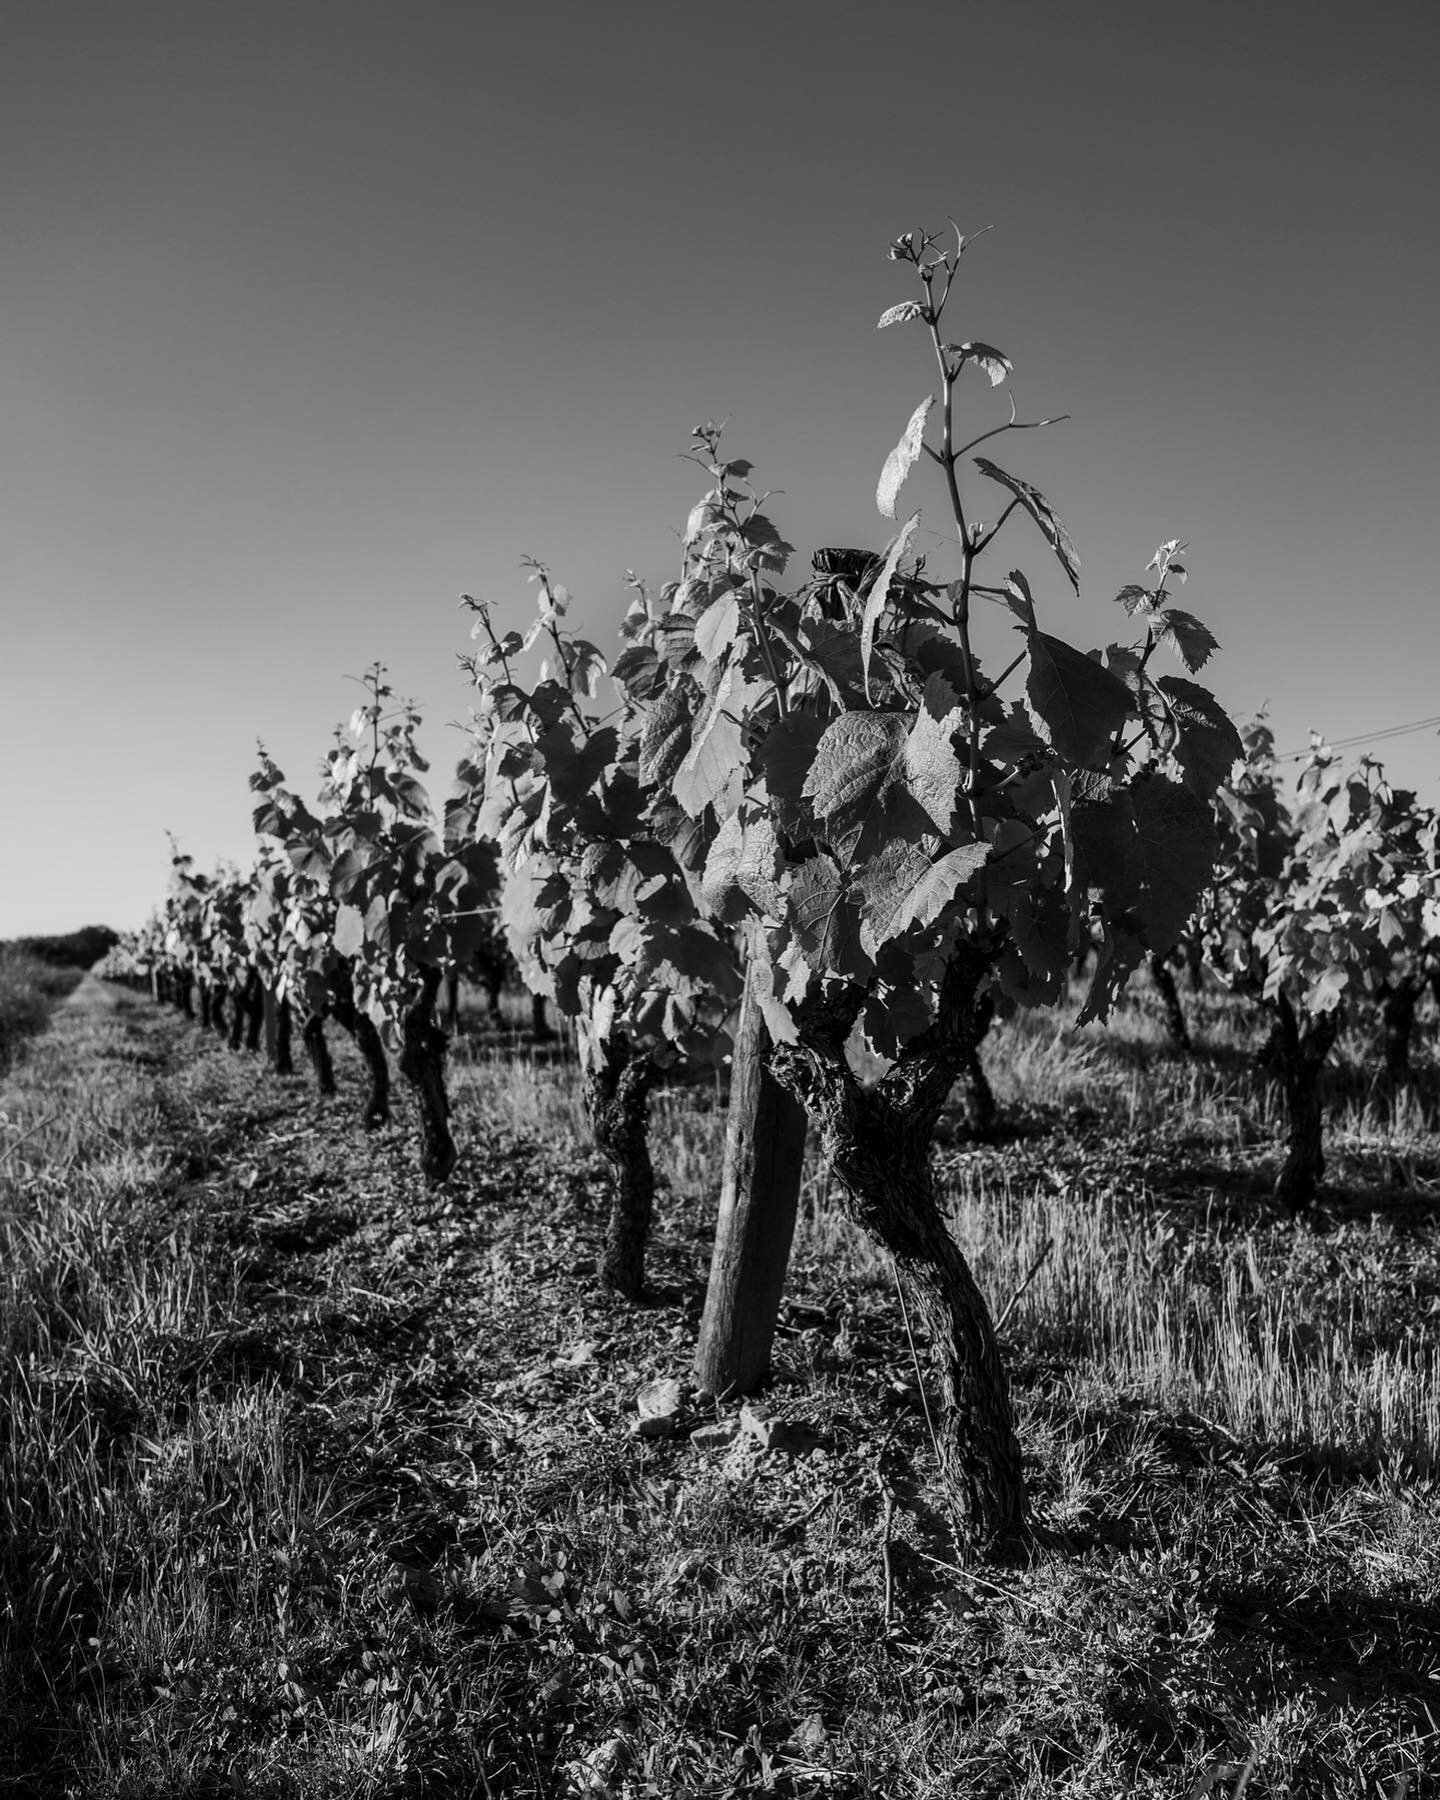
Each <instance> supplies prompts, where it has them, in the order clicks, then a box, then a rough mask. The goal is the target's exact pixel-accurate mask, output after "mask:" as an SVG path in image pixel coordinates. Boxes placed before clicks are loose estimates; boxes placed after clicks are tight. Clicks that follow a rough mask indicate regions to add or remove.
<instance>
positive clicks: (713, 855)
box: [700, 812, 745, 925]
mask: <svg viewBox="0 0 1440 1800" xmlns="http://www.w3.org/2000/svg"><path fill="white" fill-rule="evenodd" d="M744 843H745V827H744V823H743V821H742V820H741V817H740V814H739V813H738V812H733V813H731V815H730V817H729V818H728V819H726V820H725V821H724V823H723V824H722V825H721V827H720V829H719V831H718V832H716V834H715V839H714V842H713V843H712V844H711V846H710V854H709V855H708V856H707V857H706V858H705V873H704V875H703V876H702V877H701V880H700V898H701V900H702V902H703V903H704V906H705V910H706V911H707V912H709V913H711V914H712V915H713V916H714V917H716V918H718V919H720V920H722V921H723V922H724V923H726V924H732V925H733V924H734V923H735V921H736V920H737V919H738V918H740V917H741V916H743V913H744V906H743V904H741V905H739V906H736V905H733V904H732V903H731V896H732V894H733V893H734V890H735V886H736V881H737V877H738V875H739V870H740V855H741V851H742V850H743V848H744Z"/></svg>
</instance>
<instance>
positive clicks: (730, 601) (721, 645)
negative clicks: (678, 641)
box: [695, 593, 740, 663]
mask: <svg viewBox="0 0 1440 1800" xmlns="http://www.w3.org/2000/svg"><path fill="white" fill-rule="evenodd" d="M739 624H740V602H739V601H738V600H737V599H736V598H735V596H734V594H733V593H731V594H726V595H725V597H724V598H723V599H721V600H717V601H716V602H715V604H714V605H713V606H711V607H709V608H707V610H706V611H705V612H703V613H702V614H701V615H700V620H699V623H698V624H697V625H696V627H695V648H696V649H697V650H698V651H699V652H700V654H701V655H702V656H703V657H704V658H705V660H706V662H707V663H713V662H715V661H716V660H717V659H718V658H719V657H721V656H723V655H724V654H725V652H726V651H727V650H728V649H729V648H730V645H731V644H732V643H733V642H734V640H735V632H736V630H737V628H738V626H739Z"/></svg>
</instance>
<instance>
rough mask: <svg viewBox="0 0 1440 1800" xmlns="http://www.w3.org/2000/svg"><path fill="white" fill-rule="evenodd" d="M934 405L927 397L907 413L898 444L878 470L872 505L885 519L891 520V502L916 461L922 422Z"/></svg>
mask: <svg viewBox="0 0 1440 1800" xmlns="http://www.w3.org/2000/svg"><path fill="white" fill-rule="evenodd" d="M934 404H935V396H934V395H933V394H927V395H926V396H925V398H924V399H923V400H922V401H921V402H920V404H919V405H918V406H917V407H916V408H915V410H914V412H913V413H911V415H910V423H909V424H908V425H907V426H906V427H905V430H904V431H903V432H902V433H901V436H900V442H899V443H898V444H897V445H896V446H895V448H894V449H893V450H892V451H891V452H890V454H889V455H888V456H887V457H886V458H885V467H884V468H883V469H882V470H881V471H880V480H879V482H878V483H877V485H876V488H875V504H876V505H877V506H878V507H879V508H880V511H881V513H882V514H883V515H884V517H885V518H887V519H893V518H894V517H895V502H896V501H897V500H898V499H899V498H900V490H901V488H902V487H904V485H905V478H906V476H907V475H909V473H910V471H911V470H912V469H913V468H914V467H915V464H916V463H917V462H918V461H919V459H920V450H921V447H922V446H923V444H924V442H925V420H926V419H927V418H928V417H929V413H930V408H931V407H932V406H933V405H934Z"/></svg>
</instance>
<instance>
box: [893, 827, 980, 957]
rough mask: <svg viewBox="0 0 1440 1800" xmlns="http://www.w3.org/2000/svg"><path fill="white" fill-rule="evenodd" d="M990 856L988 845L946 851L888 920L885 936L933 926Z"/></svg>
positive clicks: (970, 845) (973, 845)
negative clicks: (913, 926) (963, 884)
mask: <svg viewBox="0 0 1440 1800" xmlns="http://www.w3.org/2000/svg"><path fill="white" fill-rule="evenodd" d="M989 854H990V846H989V845H988V844H961V845H960V847H959V848H958V849H956V850H947V851H946V852H945V854H944V855H943V856H942V857H940V858H939V860H938V861H936V862H933V863H931V865H930V867H929V868H928V869H927V870H926V871H925V873H924V874H923V875H921V877H920V879H919V880H918V881H917V882H916V883H915V885H914V887H913V888H911V890H910V892H909V894H908V895H906V897H905V901H904V904H903V905H901V906H900V907H899V908H897V910H896V911H895V912H894V913H893V914H892V915H891V916H890V918H889V920H888V922H887V927H886V932H885V936H886V937H887V938H893V937H898V936H899V935H900V933H901V932H902V931H905V930H907V929H908V928H909V927H910V926H911V925H919V926H926V925H931V924H933V923H934V922H935V920H936V919H938V918H939V916H940V914H941V913H942V912H943V911H944V910H945V908H946V907H947V906H948V905H949V904H950V902H951V900H953V899H954V897H955V894H956V892H957V890H958V889H959V888H960V886H961V885H962V883H964V882H966V881H968V880H969V879H970V877H971V876H972V875H973V874H974V873H975V871H976V870H977V869H978V868H980V866H981V865H982V864H983V863H984V861H985V859H986V857H988V856H989Z"/></svg>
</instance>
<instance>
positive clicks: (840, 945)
mask: <svg viewBox="0 0 1440 1800" xmlns="http://www.w3.org/2000/svg"><path fill="white" fill-rule="evenodd" d="M789 910H790V919H791V923H792V925H793V927H794V931H795V936H796V938H797V939H798V941H799V944H800V948H801V950H802V951H803V953H804V956H805V960H806V961H807V962H808V963H809V964H810V966H811V967H812V968H813V969H816V970H817V971H820V972H822V973H834V974H850V973H853V972H855V971H856V968H857V964H858V963H859V962H860V961H861V958H860V946H859V936H858V932H857V929H856V924H855V918H854V915H853V913H852V912H851V910H850V907H849V904H848V902H847V900H846V897H845V884H844V882H843V881H842V879H841V876H840V871H839V869H838V868H837V867H836V865H835V863H834V862H833V861H832V860H831V858H830V857H828V856H823V855H822V856H813V857H811V858H810V860H809V861H808V862H805V863H802V864H801V865H800V867H799V869H798V870H797V871H796V872H795V875H794V877H793V879H792V880H791V883H790V893H789Z"/></svg>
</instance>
